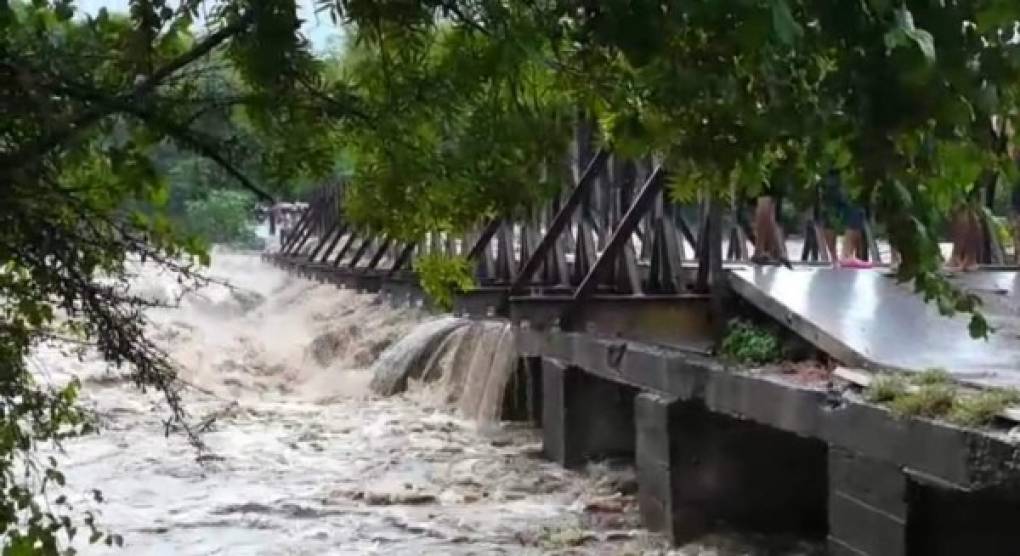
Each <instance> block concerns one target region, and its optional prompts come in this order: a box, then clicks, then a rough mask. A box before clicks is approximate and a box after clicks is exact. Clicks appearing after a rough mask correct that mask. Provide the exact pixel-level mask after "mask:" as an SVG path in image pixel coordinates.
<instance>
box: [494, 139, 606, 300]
mask: <svg viewBox="0 0 1020 556" xmlns="http://www.w3.org/2000/svg"><path fill="white" fill-rule="evenodd" d="M608 158H609V153H608V152H607V151H606V150H605V149H599V151H598V152H597V153H595V157H594V158H593V159H592V160H591V162H590V163H588V167H587V168H585V170H584V174H582V175H581V179H580V180H578V183H577V187H575V188H574V189H573V190H572V191H571V192H570V195H569V196H568V197H567V200H566V201H565V202H564V203H563V206H561V207H560V210H559V212H557V213H556V216H555V217H553V220H552V223H550V224H549V229H548V230H546V232H545V235H544V236H542V239H541V241H539V242H538V246H536V247H535V250H534V251H532V252H531V256H530V257H528V260H527V262H525V263H524V266H522V267H521V271H520V272H519V273H518V274H517V277H516V278H515V279H514V281H513V283H512V284H511V285H510V292H511V293H520V292H521V291H522V290H523V289H524V287H525V286H526V285H527V284H528V282H529V281H530V280H531V277H532V276H534V275H535V272H536V271H538V269H539V268H540V267H541V266H542V263H543V262H545V259H546V255H547V254H548V253H549V251H550V250H551V249H552V247H553V246H554V245H556V242H557V241H559V237H560V234H562V233H563V230H565V229H566V227H567V226H568V225H570V221H571V219H572V217H573V212H574V210H575V209H577V207H578V206H580V205H581V201H582V200H583V199H584V196H585V195H586V194H587V192H588V189H589V188H590V186H591V184H592V183H594V182H595V178H596V177H598V175H599V173H600V172H601V169H602V166H603V165H604V164H605V162H606V159H608ZM494 233H495V231H494Z"/></svg>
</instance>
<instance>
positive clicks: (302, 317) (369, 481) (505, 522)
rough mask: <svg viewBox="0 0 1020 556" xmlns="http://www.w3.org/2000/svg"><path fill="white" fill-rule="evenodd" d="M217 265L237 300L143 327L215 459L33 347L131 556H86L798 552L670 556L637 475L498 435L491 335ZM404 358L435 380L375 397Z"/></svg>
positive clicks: (154, 280) (150, 399)
mask: <svg viewBox="0 0 1020 556" xmlns="http://www.w3.org/2000/svg"><path fill="white" fill-rule="evenodd" d="M209 272H210V274H211V275H213V276H216V277H219V278H222V279H224V280H226V281H228V282H230V283H231V284H233V285H234V286H235V287H236V289H230V288H226V287H223V286H220V285H215V286H209V287H208V288H206V289H204V290H202V291H199V292H197V293H192V294H188V295H187V296H186V297H185V298H184V300H183V302H182V304H181V306H180V308H177V309H172V310H171V309H167V310H159V311H153V312H152V314H150V318H151V320H152V333H153V334H154V337H156V338H158V339H159V341H160V342H161V343H162V345H163V346H165V348H166V349H167V350H168V351H169V353H170V354H171V355H172V356H173V357H174V359H175V360H176V361H177V362H178V363H179V365H180V367H181V376H182V378H183V379H184V380H185V381H186V382H187V383H188V384H189V386H188V388H187V389H186V393H185V402H186V404H187V407H188V410H189V413H190V415H191V420H192V422H193V423H195V424H196V426H197V427H199V428H201V429H202V430H203V433H202V434H203V439H204V441H205V443H206V444H207V445H208V448H209V450H208V451H207V452H203V453H201V454H200V453H199V452H197V451H196V450H195V449H194V448H193V447H191V446H190V445H189V444H188V443H187V442H186V441H185V439H184V438H183V436H182V435H181V434H179V433H174V432H171V433H170V434H169V435H167V434H165V432H166V427H165V425H164V420H165V418H166V416H167V410H166V408H165V406H164V405H163V404H162V402H161V400H160V398H159V397H158V396H157V395H155V394H152V393H142V392H139V391H138V390H137V389H135V388H134V387H133V386H131V385H130V384H128V383H125V382H124V381H123V380H121V379H120V377H118V376H117V375H116V374H115V373H114V372H112V371H110V370H109V369H108V368H107V367H106V365H105V364H104V363H103V362H102V361H100V360H98V359H96V358H95V357H94V356H88V355H86V356H85V358H84V360H79V359H78V358H76V357H74V356H72V355H71V354H68V353H65V350H62V349H59V348H58V347H57V346H40V347H39V348H38V349H37V350H36V352H35V353H34V354H33V357H32V360H33V363H34V367H35V369H36V372H37V374H38V375H39V376H40V377H42V379H43V380H47V381H51V382H53V383H58V382H60V381H62V380H66V378H67V377H68V376H70V375H76V376H78V377H79V378H81V379H82V381H83V384H84V388H83V397H84V402H85V403H86V404H87V405H88V406H89V407H91V408H93V409H94V410H95V412H96V414H97V416H98V419H99V422H100V425H101V427H100V428H101V430H100V433H99V434H94V435H89V436H86V437H83V438H77V439H73V440H70V441H67V442H65V443H64V445H63V453H62V454H60V455H59V457H60V458H61V465H62V467H63V469H64V471H65V473H66V475H67V477H68V485H67V487H66V489H65V491H66V493H67V494H68V495H69V497H70V498H71V499H72V500H73V501H75V502H76V505H77V507H78V509H79V510H83V509H87V508H91V509H93V510H94V511H95V512H96V514H97V521H98V522H99V523H101V524H102V525H103V526H104V527H107V528H109V529H111V530H113V531H115V532H117V533H120V534H121V535H123V537H124V541H125V546H124V547H123V548H121V549H114V548H107V547H105V546H89V545H88V544H87V543H85V542H84V539H82V538H80V537H79V538H78V539H77V541H78V542H76V543H75V548H76V549H78V550H79V553H82V554H131V555H136V554H159V555H162V554H167V555H170V554H174V555H176V554H181V555H189V554H194V555H199V554H201V555H206V554H230V555H235V554H236V555H249V554H251V555H255V554H316V555H318V554H337V555H341V554H388V555H397V554H667V553H669V554H678V555H680V554H682V555H697V554H701V555H713V554H718V555H724V554H727V555H728V554H766V553H769V554H786V553H791V552H788V551H785V550H784V551H780V552H777V551H775V550H765V549H763V548H760V545H759V544H756V543H754V542H751V541H750V540H748V539H747V538H744V537H741V536H737V535H719V536H714V537H712V538H709V539H705V540H704V542H703V543H701V544H697V545H690V546H686V547H682V548H677V549H672V550H670V549H668V547H667V544H666V543H665V541H664V539H663V538H661V537H660V536H658V535H655V534H652V533H649V532H647V531H645V530H644V529H642V528H641V526H640V519H639V517H638V515H637V507H636V503H635V500H634V496H633V494H634V490H635V483H634V478H633V470H632V469H631V468H630V467H628V466H627V465H625V464H615V465H611V464H606V463H601V464H592V465H590V466H589V467H588V468H587V469H585V470H582V471H568V470H564V469H562V468H560V467H559V466H557V465H555V464H553V463H550V462H547V461H544V460H543V459H542V458H541V456H540V449H541V441H540V438H539V434H538V431H536V430H533V429H530V428H527V427H525V426H523V425H515V424H506V423H503V424H501V423H498V422H493V421H492V417H493V416H494V415H495V414H496V408H498V407H500V404H501V403H502V400H501V398H500V395H501V394H500V393H501V391H502V388H501V385H502V382H501V381H505V380H506V373H507V371H506V369H507V368H508V363H506V362H507V361H509V360H510V358H511V357H512V355H511V352H510V351H509V349H508V346H509V345H511V342H508V340H507V338H508V330H507V329H506V328H505V327H504V326H502V325H498V324H493V323H489V324H485V325H478V324H468V323H467V322H466V321H461V322H454V321H453V320H452V319H450V318H448V317H440V318H437V317H432V316H429V315H427V314H425V313H423V312H421V311H419V310H417V309H412V308H403V309H396V308H393V307H391V306H390V305H388V304H386V303H382V302H380V301H379V300H378V299H377V298H376V297H375V296H371V295H365V294H358V293H354V292H351V291H347V290H338V289H336V288H334V287H332V286H328V285H319V284H315V283H313V282H309V281H306V280H303V279H300V278H296V277H293V276H290V275H288V274H286V273H284V272H282V271H280V270H277V269H275V268H273V267H271V266H269V265H266V264H263V263H262V262H260V261H259V259H258V257H257V255H249V254H235V253H226V252H217V253H216V254H215V256H214V264H213V267H212V268H211V269H210V271H209ZM177 287H178V286H177V283H176V280H175V279H174V278H173V277H172V276H163V275H158V274H154V273H146V272H142V277H141V278H140V279H139V280H138V282H137V284H136V288H137V289H138V291H140V292H143V293H144V294H146V295H151V296H154V297H157V298H165V299H170V298H172V297H173V296H174V295H175V293H176V288H177ZM443 319H446V320H445V321H444V320H443ZM440 331H441V332H440ZM440 333H441V334H442V335H443V338H442V339H441V340H440V339H439V338H438V336H437V334H440ZM427 350H432V351H435V354H433V355H429V354H428V353H427ZM423 357H425V358H424V359H422V358H423ZM411 359H415V360H417V363H415V364H418V365H424V366H427V367H428V369H427V370H426V371H425V374H426V375H429V376H431V377H432V378H434V379H435V380H434V381H433V382H431V383H430V384H429V385H424V384H418V383H412V384H411V385H410V387H409V389H408V390H407V391H406V392H404V393H401V394H398V395H394V396H388V397H383V396H380V395H377V394H375V393H373V390H372V389H370V388H369V384H370V382H371V381H372V379H373V377H375V376H377V375H385V374H386V373H387V372H389V371H392V367H393V366H399V365H407V364H409V363H408V361H409V360H411ZM378 380H379V379H377V382H378ZM377 390H378V388H377ZM93 488H97V489H100V490H101V491H102V493H103V499H104V501H103V502H102V503H95V502H93V501H91V499H92V495H91V489H93ZM53 494H55V493H51V495H53ZM794 553H796V552H794Z"/></svg>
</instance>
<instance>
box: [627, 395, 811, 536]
mask: <svg viewBox="0 0 1020 556" xmlns="http://www.w3.org/2000/svg"><path fill="white" fill-rule="evenodd" d="M634 414H635V426H636V429H637V449H636V458H635V459H636V464H637V475H638V500H639V504H640V508H641V513H642V517H643V520H644V521H645V523H646V524H648V526H649V527H650V528H652V529H655V530H658V531H662V532H664V533H666V534H667V535H668V536H669V537H670V538H671V539H672V540H673V541H674V542H676V543H684V542H689V541H693V540H696V539H697V538H698V537H700V536H702V535H703V534H705V533H707V532H709V531H710V530H712V529H713V528H715V527H717V526H718V525H720V524H726V525H728V526H733V527H736V528H739V529H742V530H747V531H756V532H764V533H790V534H793V535H796V536H798V537H808V538H812V537H814V538H823V537H824V535H825V531H826V446H825V444H824V443H822V442H819V441H817V440H813V439H806V438H801V437H798V436H796V435H793V434H790V433H787V432H783V431H778V430H776V429H772V428H769V427H765V426H762V425H758V424H755V423H751V422H749V421H742V420H739V419H735V418H732V417H728V416H725V415H720V414H716V413H712V412H710V411H708V410H707V409H705V408H704V407H703V406H702V405H701V404H700V403H699V402H695V401H680V400H678V399H676V398H672V397H669V396H666V395H662V394H658V393H650V392H646V393H642V394H640V395H638V396H637V400H636V402H635V412H634Z"/></svg>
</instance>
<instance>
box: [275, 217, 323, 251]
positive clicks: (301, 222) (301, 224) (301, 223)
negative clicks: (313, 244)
mask: <svg viewBox="0 0 1020 556" xmlns="http://www.w3.org/2000/svg"><path fill="white" fill-rule="evenodd" d="M314 208H315V207H314V206H310V207H308V208H307V209H305V211H304V212H302V213H301V218H299V219H298V223H297V226H294V229H293V230H291V233H290V236H288V237H287V241H285V242H284V243H283V245H281V246H280V253H282V254H284V255H286V254H289V252H290V248H291V247H292V246H293V245H294V244H295V243H296V242H297V238H298V236H299V235H301V234H303V233H304V229H305V227H306V226H307V225H308V222H309V220H311V213H312V210H313V209H314ZM299 232H300V233H299Z"/></svg>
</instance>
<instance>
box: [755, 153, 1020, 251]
mask: <svg viewBox="0 0 1020 556" xmlns="http://www.w3.org/2000/svg"><path fill="white" fill-rule="evenodd" d="M782 183H783V182H782V180H774V181H773V182H772V183H770V184H768V185H767V186H766V187H765V189H764V191H763V192H762V194H761V195H760V196H759V197H758V198H757V199H756V202H755V207H754V222H753V234H754V237H753V242H754V256H753V257H752V259H751V260H752V262H754V263H756V264H774V263H777V262H785V259H784V257H785V249H784V248H783V241H784V240H783V234H782V232H781V228H780V226H779V223H778V214H779V210H778V207H779V203H780V202H781V199H782V197H783V195H784V193H787V192H786V191H784V189H785V188H784V187H783V186H782ZM989 187H990V186H989V185H988V184H984V183H978V184H975V186H974V187H973V188H972V189H971V193H970V195H969V196H968V198H967V199H966V200H965V201H964V202H961V203H959V204H958V205H957V206H956V207H955V208H954V210H953V211H952V213H951V214H950V215H949V216H950V217H949V219H948V224H949V235H950V238H951V240H952V251H951V253H950V255H949V257H948V259H946V261H945V268H946V270H947V271H970V270H974V269H975V268H977V266H978V265H979V264H980V263H981V262H983V259H987V257H985V256H984V255H985V254H986V253H985V251H986V250H988V249H989V247H988V245H989V240H990V238H989V234H992V233H995V232H994V230H992V229H989V228H990V226H989V224H988V223H987V222H986V219H985V218H984V210H985V208H984V207H983V206H982V204H981V193H982V192H983V191H989ZM992 191H994V189H992ZM816 194H817V197H818V198H817V205H818V208H817V210H816V211H815V212H816V215H815V216H816V218H817V222H818V224H820V225H821V227H822V230H823V234H822V235H823V236H824V241H825V249H826V250H827V252H828V254H829V260H831V261H832V264H833V266H835V267H843V268H871V267H872V262H870V261H869V260H868V259H869V258H870V257H868V256H867V252H868V251H867V247H866V235H865V226H866V222H867V212H866V211H865V209H864V206H863V205H862V204H861V203H859V202H857V201H856V200H855V199H853V197H852V196H851V195H849V194H848V192H847V190H846V188H845V187H844V184H843V180H842V179H841V177H840V173H839V171H838V170H835V169H833V170H830V171H829V172H828V173H827V174H826V175H825V176H824V177H823V178H822V179H821V181H820V182H819V184H818V186H817V189H816ZM1011 208H1012V214H1013V222H1012V224H1013V226H1012V229H1013V242H1014V246H1020V184H1018V185H1017V186H1016V187H1014V188H1013V190H1012V194H1011ZM840 237H842V249H838V247H839V246H838V243H839V238H840ZM1017 253H1018V255H1020V249H1018V250H1017ZM891 256H892V263H893V265H895V264H896V261H897V258H898V257H897V253H896V252H895V251H892V253H891ZM1016 262H1017V263H1020V256H1018V257H1017V261H1016Z"/></svg>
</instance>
